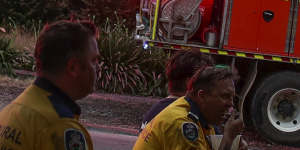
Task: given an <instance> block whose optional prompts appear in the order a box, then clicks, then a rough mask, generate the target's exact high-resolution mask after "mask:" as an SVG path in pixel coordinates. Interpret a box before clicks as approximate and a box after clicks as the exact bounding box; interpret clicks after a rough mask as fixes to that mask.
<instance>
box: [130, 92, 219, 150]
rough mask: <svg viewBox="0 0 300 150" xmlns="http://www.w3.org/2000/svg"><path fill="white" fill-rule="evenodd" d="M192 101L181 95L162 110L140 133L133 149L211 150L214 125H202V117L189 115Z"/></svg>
mask: <svg viewBox="0 0 300 150" xmlns="http://www.w3.org/2000/svg"><path fill="white" fill-rule="evenodd" d="M189 103H190V102H189V101H187V100H186V99H185V97H181V98H179V99H177V100H176V101H175V102H173V103H172V104H170V105H169V106H168V107H166V108H165V109H164V110H163V111H162V112H160V113H159V114H158V115H157V116H156V117H155V118H154V119H152V120H151V121H150V123H148V124H147V126H146V128H145V129H144V130H143V131H142V132H141V133H140V135H139V137H138V139H137V141H136V143H135V145H134V148H133V150H210V149H211V148H210V144H209V143H208V141H207V140H206V136H208V135H213V134H215V132H214V129H213V128H212V127H210V126H207V125H205V126H206V127H204V125H203V126H202V125H201V123H200V122H202V123H203V124H206V123H205V121H204V120H203V118H200V121H199V120H198V121H194V120H193V119H192V118H191V117H189V112H193V111H191V105H190V104H189ZM191 103H193V102H191ZM193 108H195V106H193ZM197 117H201V116H197Z"/></svg>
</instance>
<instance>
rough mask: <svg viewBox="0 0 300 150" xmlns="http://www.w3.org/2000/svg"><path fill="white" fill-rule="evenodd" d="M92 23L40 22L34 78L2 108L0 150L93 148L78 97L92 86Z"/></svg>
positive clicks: (95, 50) (94, 49)
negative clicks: (43, 23) (77, 102)
mask: <svg viewBox="0 0 300 150" xmlns="http://www.w3.org/2000/svg"><path fill="white" fill-rule="evenodd" d="M96 33H97V30H96V27H95V25H94V24H92V23H90V22H71V21H58V22H55V23H53V24H50V25H47V26H46V27H44V29H43V31H42V32H41V34H40V36H39V38H38V41H37V44H36V49H35V59H36V66H37V79H36V80H35V82H34V83H33V84H32V85H30V86H29V87H28V88H26V89H25V91H24V92H23V93H22V94H21V95H20V96H18V97H17V98H16V99H15V100H14V101H12V102H11V103H10V104H9V105H7V106H6V107H5V108H3V109H2V110H1V112H0V120H1V121H0V149H1V150H92V149H93V145H92V141H91V138H90V135H89V133H88V132H87V130H86V129H85V128H84V127H83V126H82V125H81V124H80V123H79V122H78V117H79V115H80V107H79V106H78V105H77V104H76V103H75V101H76V100H78V99H80V98H83V97H85V96H86V95H87V94H89V93H91V92H93V91H94V88H95V81H96V65H97V59H98V56H99V52H98V46H97V43H96Z"/></svg>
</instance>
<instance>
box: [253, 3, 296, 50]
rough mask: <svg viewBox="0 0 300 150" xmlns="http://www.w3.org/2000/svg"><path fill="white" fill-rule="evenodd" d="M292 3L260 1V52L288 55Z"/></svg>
mask: <svg viewBox="0 0 300 150" xmlns="http://www.w3.org/2000/svg"><path fill="white" fill-rule="evenodd" d="M290 1H291V0H260V2H261V10H260V11H259V18H260V25H259V33H258V34H259V52H261V53H264V54H272V55H288V47H289V46H288V45H289V42H290V41H289V35H290V33H288V32H290V30H289V29H288V28H290V27H288V23H289V17H290V7H291V2H290ZM291 15H292V14H291Z"/></svg>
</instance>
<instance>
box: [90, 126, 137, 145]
mask: <svg viewBox="0 0 300 150" xmlns="http://www.w3.org/2000/svg"><path fill="white" fill-rule="evenodd" d="M89 133H90V135H91V137H92V140H93V144H94V150H132V147H133V145H134V143H135V141H136V139H137V136H130V135H124V134H114V133H108V132H103V131H96V130H89Z"/></svg>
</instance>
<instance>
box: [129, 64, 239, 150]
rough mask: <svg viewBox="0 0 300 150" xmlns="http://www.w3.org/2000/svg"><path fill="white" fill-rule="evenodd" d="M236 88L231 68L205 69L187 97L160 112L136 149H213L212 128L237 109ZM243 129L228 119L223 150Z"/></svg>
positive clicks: (202, 69)
mask: <svg viewBox="0 0 300 150" xmlns="http://www.w3.org/2000/svg"><path fill="white" fill-rule="evenodd" d="M234 94H235V88H234V84H233V80H232V73H231V71H230V69H229V68H218V67H202V68H200V69H199V70H198V71H197V72H196V73H195V75H193V77H192V78H191V79H190V81H189V83H188V87H187V93H186V95H185V96H184V97H181V98H179V99H177V100H176V101H175V102H173V103H172V104H170V105H169V106H168V107H166V108H165V109H164V110H163V111H162V112H160V113H159V114H158V115H157V116H156V117H155V118H153V119H152V120H151V121H150V123H148V124H147V126H146V128H145V129H144V130H143V131H142V132H141V133H140V135H139V137H138V139H137V141H136V143H135V145H134V148H133V149H134V150H210V149H212V147H211V146H212V145H211V141H210V140H209V138H208V137H209V135H213V134H214V130H213V127H212V126H211V125H218V124H221V123H222V121H224V120H223V116H224V114H225V113H226V112H227V110H228V109H229V108H231V107H232V106H233V97H234ZM241 129H242V121H241V120H240V119H236V120H235V119H233V118H232V117H231V118H230V119H229V120H228V122H227V123H226V125H225V129H224V136H223V139H222V141H221V143H220V146H219V149H230V148H231V145H232V142H233V140H234V138H235V137H236V135H237V134H238V133H239V131H240V130H241Z"/></svg>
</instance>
